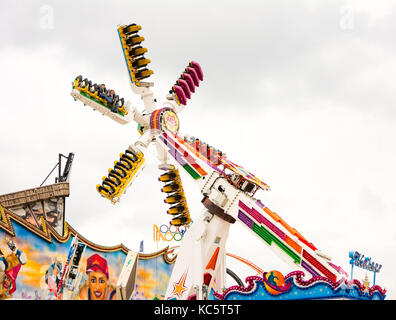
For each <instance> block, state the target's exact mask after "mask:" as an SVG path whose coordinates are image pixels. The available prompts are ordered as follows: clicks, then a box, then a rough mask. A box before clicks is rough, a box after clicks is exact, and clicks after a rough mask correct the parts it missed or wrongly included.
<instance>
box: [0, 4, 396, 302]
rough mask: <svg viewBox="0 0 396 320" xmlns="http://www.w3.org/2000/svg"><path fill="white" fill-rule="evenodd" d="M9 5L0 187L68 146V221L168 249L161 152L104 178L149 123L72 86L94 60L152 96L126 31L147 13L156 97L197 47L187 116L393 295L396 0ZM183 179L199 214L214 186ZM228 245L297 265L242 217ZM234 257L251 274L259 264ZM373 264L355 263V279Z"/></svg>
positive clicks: (276, 264)
mask: <svg viewBox="0 0 396 320" xmlns="http://www.w3.org/2000/svg"><path fill="white" fill-rule="evenodd" d="M0 4H1V10H0V29H1V34H2V41H1V42H0V70H1V71H0V72H1V75H2V77H1V80H0V85H1V88H2V90H1V91H2V95H1V108H0V120H1V124H0V146H1V149H0V150H1V151H0V155H1V156H0V168H1V169H0V194H4V193H10V192H15V191H18V190H23V189H27V188H31V187H35V186H39V185H40V183H41V182H42V181H43V180H44V178H45V177H46V176H47V174H48V173H49V171H50V170H51V169H52V167H53V166H54V165H55V163H56V161H57V156H58V153H63V154H68V153H69V152H74V153H75V161H74V164H73V169H72V175H71V181H70V182H71V196H70V197H69V198H68V199H67V202H66V220H67V221H68V222H69V223H70V224H71V225H72V226H73V227H74V228H75V229H77V230H78V231H79V232H80V233H81V234H82V235H84V236H85V237H87V238H88V239H90V240H92V241H93V242H96V243H98V244H101V245H109V246H111V245H117V244H119V243H123V244H124V245H126V246H127V247H128V248H130V249H132V250H138V248H139V242H140V240H144V243H145V252H153V251H155V250H156V249H157V244H156V243H154V242H153V239H152V227H153V224H157V225H161V224H163V223H167V222H168V221H169V219H168V217H167V215H166V214H165V212H166V209H167V207H166V205H165V204H164V203H163V199H164V195H163V194H162V193H161V192H160V188H161V184H160V183H159V182H158V181H157V178H158V176H159V174H160V172H159V170H158V169H157V167H156V166H157V163H156V159H155V157H154V153H153V152H151V153H148V155H147V157H148V161H147V166H146V169H145V171H144V172H142V174H141V175H140V176H139V178H138V180H136V181H135V183H134V184H133V185H132V186H131V187H130V189H129V190H128V192H127V194H126V195H124V196H123V199H122V201H121V203H119V204H117V205H116V206H113V205H111V204H110V203H109V201H107V200H106V199H104V198H101V197H100V196H99V194H98V193H97V192H96V189H95V186H96V184H98V183H99V182H100V181H101V178H102V176H103V175H105V174H106V173H107V169H108V168H109V167H111V166H112V163H113V161H114V160H116V159H117V158H118V154H119V153H120V152H123V151H124V150H125V149H126V147H127V146H128V145H129V144H130V143H132V142H134V141H135V140H136V139H137V138H138V136H139V135H138V133H137V131H136V126H135V124H129V125H125V126H122V125H119V124H118V123H116V122H114V121H112V120H111V119H109V118H107V117H104V116H102V115H101V114H100V113H98V112H93V111H92V109H91V108H88V107H84V106H83V105H82V103H80V102H74V101H73V99H72V97H71V96H70V91H71V82H72V81H73V79H74V78H75V77H76V76H77V75H79V74H82V75H83V76H86V77H88V78H89V79H91V80H93V81H94V82H98V83H101V82H104V83H106V84H107V86H108V87H112V88H114V89H115V90H116V91H117V92H118V93H119V94H120V95H121V96H123V97H125V98H126V99H127V100H129V101H131V103H132V105H133V106H136V107H137V108H138V109H139V110H141V109H142V108H143V104H142V103H141V100H140V98H139V97H138V96H135V95H133V93H132V92H131V90H130V88H129V84H128V76H127V71H126V67H125V62H124V59H123V56H122V52H121V47H120V44H119V40H118V36H117V32H116V28H117V25H118V24H129V23H137V24H140V25H141V26H142V30H141V32H140V34H141V35H142V36H144V37H145V38H146V40H145V42H144V46H145V47H147V48H148V50H149V51H148V53H147V54H146V57H147V58H150V59H151V60H152V63H151V64H150V68H151V69H153V70H154V72H155V74H154V75H153V76H152V77H151V78H150V81H154V83H155V86H154V88H153V90H154V92H155V96H156V98H157V100H158V102H159V103H160V102H162V101H164V97H165V95H166V93H167V91H168V90H169V89H170V87H171V86H172V84H173V83H174V82H175V80H176V79H177V78H178V77H179V75H180V74H181V72H182V71H183V70H184V68H185V66H186V65H187V63H188V62H189V61H190V60H195V61H197V62H199V63H200V64H201V67H202V69H203V71H204V77H205V78H204V81H203V82H202V83H201V85H200V87H199V88H198V89H197V90H196V93H195V94H194V95H193V98H192V99H191V100H190V101H189V103H188V106H187V107H186V109H185V110H184V111H183V113H181V114H180V120H181V131H182V132H183V133H189V134H191V135H194V136H197V137H200V138H201V139H203V140H204V141H207V142H208V143H209V144H211V145H213V146H215V147H217V148H219V149H221V150H222V151H224V152H226V153H227V156H228V157H229V158H230V159H231V160H232V161H234V162H236V163H238V164H240V165H242V166H244V167H245V168H246V169H248V170H249V171H251V172H253V173H254V174H255V175H256V176H258V177H259V178H260V179H262V180H263V181H265V182H266V183H267V184H269V185H270V186H271V188H272V191H270V192H261V193H258V194H257V196H258V197H259V198H260V199H261V200H262V202H263V203H264V204H265V205H267V206H268V207H269V208H271V209H272V210H273V211H275V212H277V213H278V214H279V215H280V216H281V217H282V218H283V219H284V220H285V221H287V223H288V224H289V225H291V226H292V227H295V228H296V229H297V230H298V231H299V232H301V233H302V234H303V235H304V237H306V238H307V239H308V240H309V241H310V242H312V243H314V244H315V245H316V246H317V247H318V248H319V249H320V250H321V251H322V252H324V253H326V254H328V255H330V256H331V257H332V258H333V262H334V263H335V264H338V265H341V266H342V267H343V268H344V269H345V270H346V271H347V272H350V266H349V264H348V260H349V259H348V252H349V251H351V250H358V251H359V252H361V253H363V254H365V255H366V256H369V257H372V259H373V260H374V261H375V262H378V263H380V264H382V265H383V268H382V270H381V272H380V273H379V274H378V275H377V284H379V285H381V286H383V287H385V288H387V290H388V298H390V299H394V298H395V297H396V294H395V292H396V281H395V278H394V270H395V268H396V259H395V257H394V254H395V249H396V228H395V224H396V218H395V212H394V211H395V207H396V197H395V181H396V171H395V163H396V144H395V137H396V126H395V125H396V109H395V102H396V98H395V94H394V93H395V89H396V81H395V74H396V44H395V41H394V31H395V30H396V19H395V9H396V7H395V6H396V1H385V0H383V1H381V2H374V1H362V0H360V1H346V0H345V1H325V0H322V1H309V0H307V1H299V2H298V4H297V3H296V2H295V1H279V0H278V1H261V2H259V1H243V2H240V1H202V0H201V1H200V2H199V3H197V2H192V1H139V2H138V1H112V2H109V1H84V2H77V1H73V2H72V1H62V2H60V1H37V0H35V1H22V0H20V1H8V0H1V2H0ZM151 151H153V150H151ZM182 178H184V179H183V182H184V185H185V189H186V191H187V198H188V200H189V207H190V209H191V211H192V216H193V219H194V217H196V216H197V215H198V214H199V213H200V211H201V208H202V205H201V203H200V200H201V195H200V194H199V190H198V188H197V187H196V186H195V185H194V183H193V181H192V180H190V178H189V177H188V176H187V175H185V174H184V173H182ZM53 179H54V177H51V181H49V182H53ZM164 246H165V244H164V243H160V244H159V246H158V247H159V248H162V247H164ZM227 250H228V252H230V253H233V254H237V255H240V256H242V257H244V258H247V259H249V260H250V261H252V262H253V263H255V264H257V265H258V266H260V267H261V268H262V269H264V270H267V271H269V270H273V269H277V270H279V271H281V272H283V273H284V274H286V273H288V272H290V271H292V270H291V269H290V267H289V266H288V265H286V264H284V263H283V261H282V260H281V259H279V258H278V257H277V256H275V255H274V254H273V253H272V252H271V251H270V250H269V249H267V248H266V247H265V245H264V244H262V243H261V242H260V241H259V240H258V239H256V238H255V237H254V236H253V235H252V234H250V233H249V232H248V231H247V230H246V229H245V228H244V227H242V226H240V225H233V226H232V228H231V231H230V237H229V241H228V245H227ZM227 261H228V263H229V266H230V268H231V269H232V270H233V271H235V272H236V273H237V274H238V275H239V276H240V277H241V278H244V277H246V276H248V275H253V274H254V272H253V271H251V270H250V269H248V268H246V267H245V266H243V265H241V264H240V263H237V262H235V261H233V260H231V259H227ZM365 273H366V272H365V271H362V270H358V269H357V268H355V271H354V275H355V278H358V279H360V280H361V279H362V278H363V277H364V275H365ZM369 276H370V280H372V274H369Z"/></svg>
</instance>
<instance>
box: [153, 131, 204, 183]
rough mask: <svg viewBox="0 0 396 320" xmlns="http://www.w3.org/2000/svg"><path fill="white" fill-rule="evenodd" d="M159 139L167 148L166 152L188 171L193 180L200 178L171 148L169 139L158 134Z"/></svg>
mask: <svg viewBox="0 0 396 320" xmlns="http://www.w3.org/2000/svg"><path fill="white" fill-rule="evenodd" d="M159 139H160V140H161V141H162V142H163V143H164V144H165V145H166V146H167V147H168V148H169V150H168V153H169V154H170V155H171V156H172V157H173V158H175V160H176V161H177V162H178V163H179V164H180V165H181V166H182V167H183V169H184V170H186V171H187V172H188V174H189V175H190V176H191V177H193V178H194V179H195V180H197V179H200V178H201V176H200V175H199V174H198V173H197V172H196V171H195V170H194V169H193V168H192V167H191V166H190V165H189V164H188V163H187V162H186V161H185V160H184V158H183V157H182V155H181V154H180V153H179V152H178V151H177V150H176V149H175V148H173V147H172V146H171V145H170V143H169V141H167V140H165V138H163V137H162V136H159Z"/></svg>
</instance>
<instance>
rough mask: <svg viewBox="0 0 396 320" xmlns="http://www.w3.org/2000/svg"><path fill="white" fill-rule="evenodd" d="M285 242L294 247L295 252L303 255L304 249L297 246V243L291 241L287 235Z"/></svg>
mask: <svg viewBox="0 0 396 320" xmlns="http://www.w3.org/2000/svg"><path fill="white" fill-rule="evenodd" d="M285 242H286V243H287V244H288V245H289V246H290V247H292V248H293V249H294V250H296V251H297V252H298V253H299V254H301V251H302V247H301V246H300V245H299V244H297V242H295V241H294V240H293V239H291V238H290V237H288V236H287V235H286V239H285Z"/></svg>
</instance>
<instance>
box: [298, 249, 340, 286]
mask: <svg viewBox="0 0 396 320" xmlns="http://www.w3.org/2000/svg"><path fill="white" fill-rule="evenodd" d="M302 256H303V258H304V259H306V260H307V261H308V262H309V263H310V264H311V265H313V266H314V267H315V268H316V269H318V270H319V271H320V272H321V273H322V274H324V275H325V276H326V277H327V278H329V279H330V280H331V281H333V282H337V277H336V275H335V274H333V273H332V272H330V270H328V269H327V268H326V267H325V266H324V265H323V264H321V263H320V262H319V261H318V260H316V259H315V258H314V257H313V256H311V255H310V254H309V253H308V252H307V251H305V250H303V254H302Z"/></svg>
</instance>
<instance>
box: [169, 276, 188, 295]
mask: <svg viewBox="0 0 396 320" xmlns="http://www.w3.org/2000/svg"><path fill="white" fill-rule="evenodd" d="M186 278H187V271H186V272H184V273H183V275H182V276H181V278H180V280H179V281H178V282H175V283H174V284H173V292H172V295H173V294H175V295H177V296H178V297H179V299H180V298H181V296H182V293H183V292H184V291H186V289H187V287H186V286H185V285H184V284H185V283H186Z"/></svg>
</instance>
